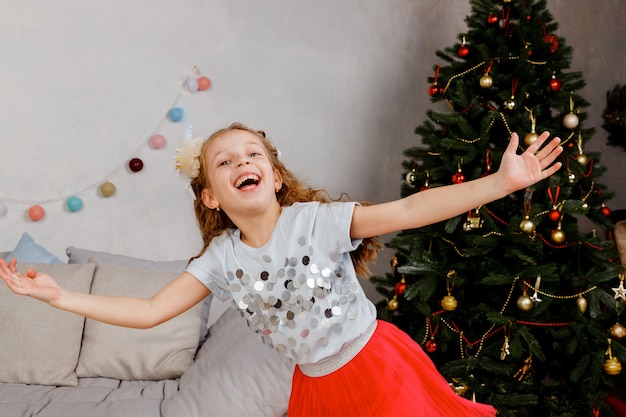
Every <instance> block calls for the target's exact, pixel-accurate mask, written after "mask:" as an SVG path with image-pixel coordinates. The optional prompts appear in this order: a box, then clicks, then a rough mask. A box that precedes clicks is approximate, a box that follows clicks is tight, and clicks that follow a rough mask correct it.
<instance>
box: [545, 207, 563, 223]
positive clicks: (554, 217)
mask: <svg viewBox="0 0 626 417" xmlns="http://www.w3.org/2000/svg"><path fill="white" fill-rule="evenodd" d="M548 219H550V221H551V222H554V223H558V222H559V220H561V212H560V211H558V210H557V209H552V210H550V211H549V212H548Z"/></svg>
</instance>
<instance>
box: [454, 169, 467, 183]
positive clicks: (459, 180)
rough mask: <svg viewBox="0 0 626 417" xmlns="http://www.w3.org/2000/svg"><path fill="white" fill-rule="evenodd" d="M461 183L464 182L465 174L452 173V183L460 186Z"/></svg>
mask: <svg viewBox="0 0 626 417" xmlns="http://www.w3.org/2000/svg"><path fill="white" fill-rule="evenodd" d="M463 181H465V174H463V173H462V172H456V173H454V175H452V183H454V184H460V183H462V182H463Z"/></svg>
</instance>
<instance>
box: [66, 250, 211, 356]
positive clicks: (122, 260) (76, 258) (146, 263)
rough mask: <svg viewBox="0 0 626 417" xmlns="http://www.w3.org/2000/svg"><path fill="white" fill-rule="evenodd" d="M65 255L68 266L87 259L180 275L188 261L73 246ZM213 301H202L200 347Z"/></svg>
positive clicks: (206, 329) (205, 334)
mask: <svg viewBox="0 0 626 417" xmlns="http://www.w3.org/2000/svg"><path fill="white" fill-rule="evenodd" d="M65 253H66V254H67V257H68V260H67V263H68V264H84V263H86V262H88V261H89V259H95V260H98V261H100V262H106V263H110V264H115V265H122V266H129V267H133V268H145V269H149V270H151V271H159V272H176V273H182V272H183V271H184V270H185V268H186V267H187V263H188V261H185V260H177V261H152V260H150V259H142V258H133V257H131V256H127V255H118V254H115V253H109V252H101V251H94V250H88V249H79V248H77V247H74V246H70V247H68V248H67V249H66V250H65ZM212 300H213V294H211V295H209V296H208V297H207V298H206V299H205V300H204V305H203V310H202V321H201V322H200V334H199V344H200V345H201V344H202V343H204V341H205V340H206V337H207V334H208V331H209V328H208V321H209V312H210V311H211V301H212ZM216 319H217V318H216Z"/></svg>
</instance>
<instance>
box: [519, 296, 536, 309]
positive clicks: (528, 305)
mask: <svg viewBox="0 0 626 417" xmlns="http://www.w3.org/2000/svg"><path fill="white" fill-rule="evenodd" d="M533 306H534V303H533V300H532V298H530V297H529V296H528V295H527V294H526V293H524V294H522V295H520V296H519V298H518V299H517V308H519V309H520V310H521V311H530V310H531V309H532V308H533Z"/></svg>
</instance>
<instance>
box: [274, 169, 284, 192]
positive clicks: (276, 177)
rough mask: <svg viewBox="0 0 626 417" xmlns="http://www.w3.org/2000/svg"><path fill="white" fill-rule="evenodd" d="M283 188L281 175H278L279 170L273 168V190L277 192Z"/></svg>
mask: <svg viewBox="0 0 626 417" xmlns="http://www.w3.org/2000/svg"><path fill="white" fill-rule="evenodd" d="M281 188H283V177H282V175H280V172H279V171H278V170H277V169H275V170H274V191H276V192H278V191H280V189H281Z"/></svg>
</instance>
